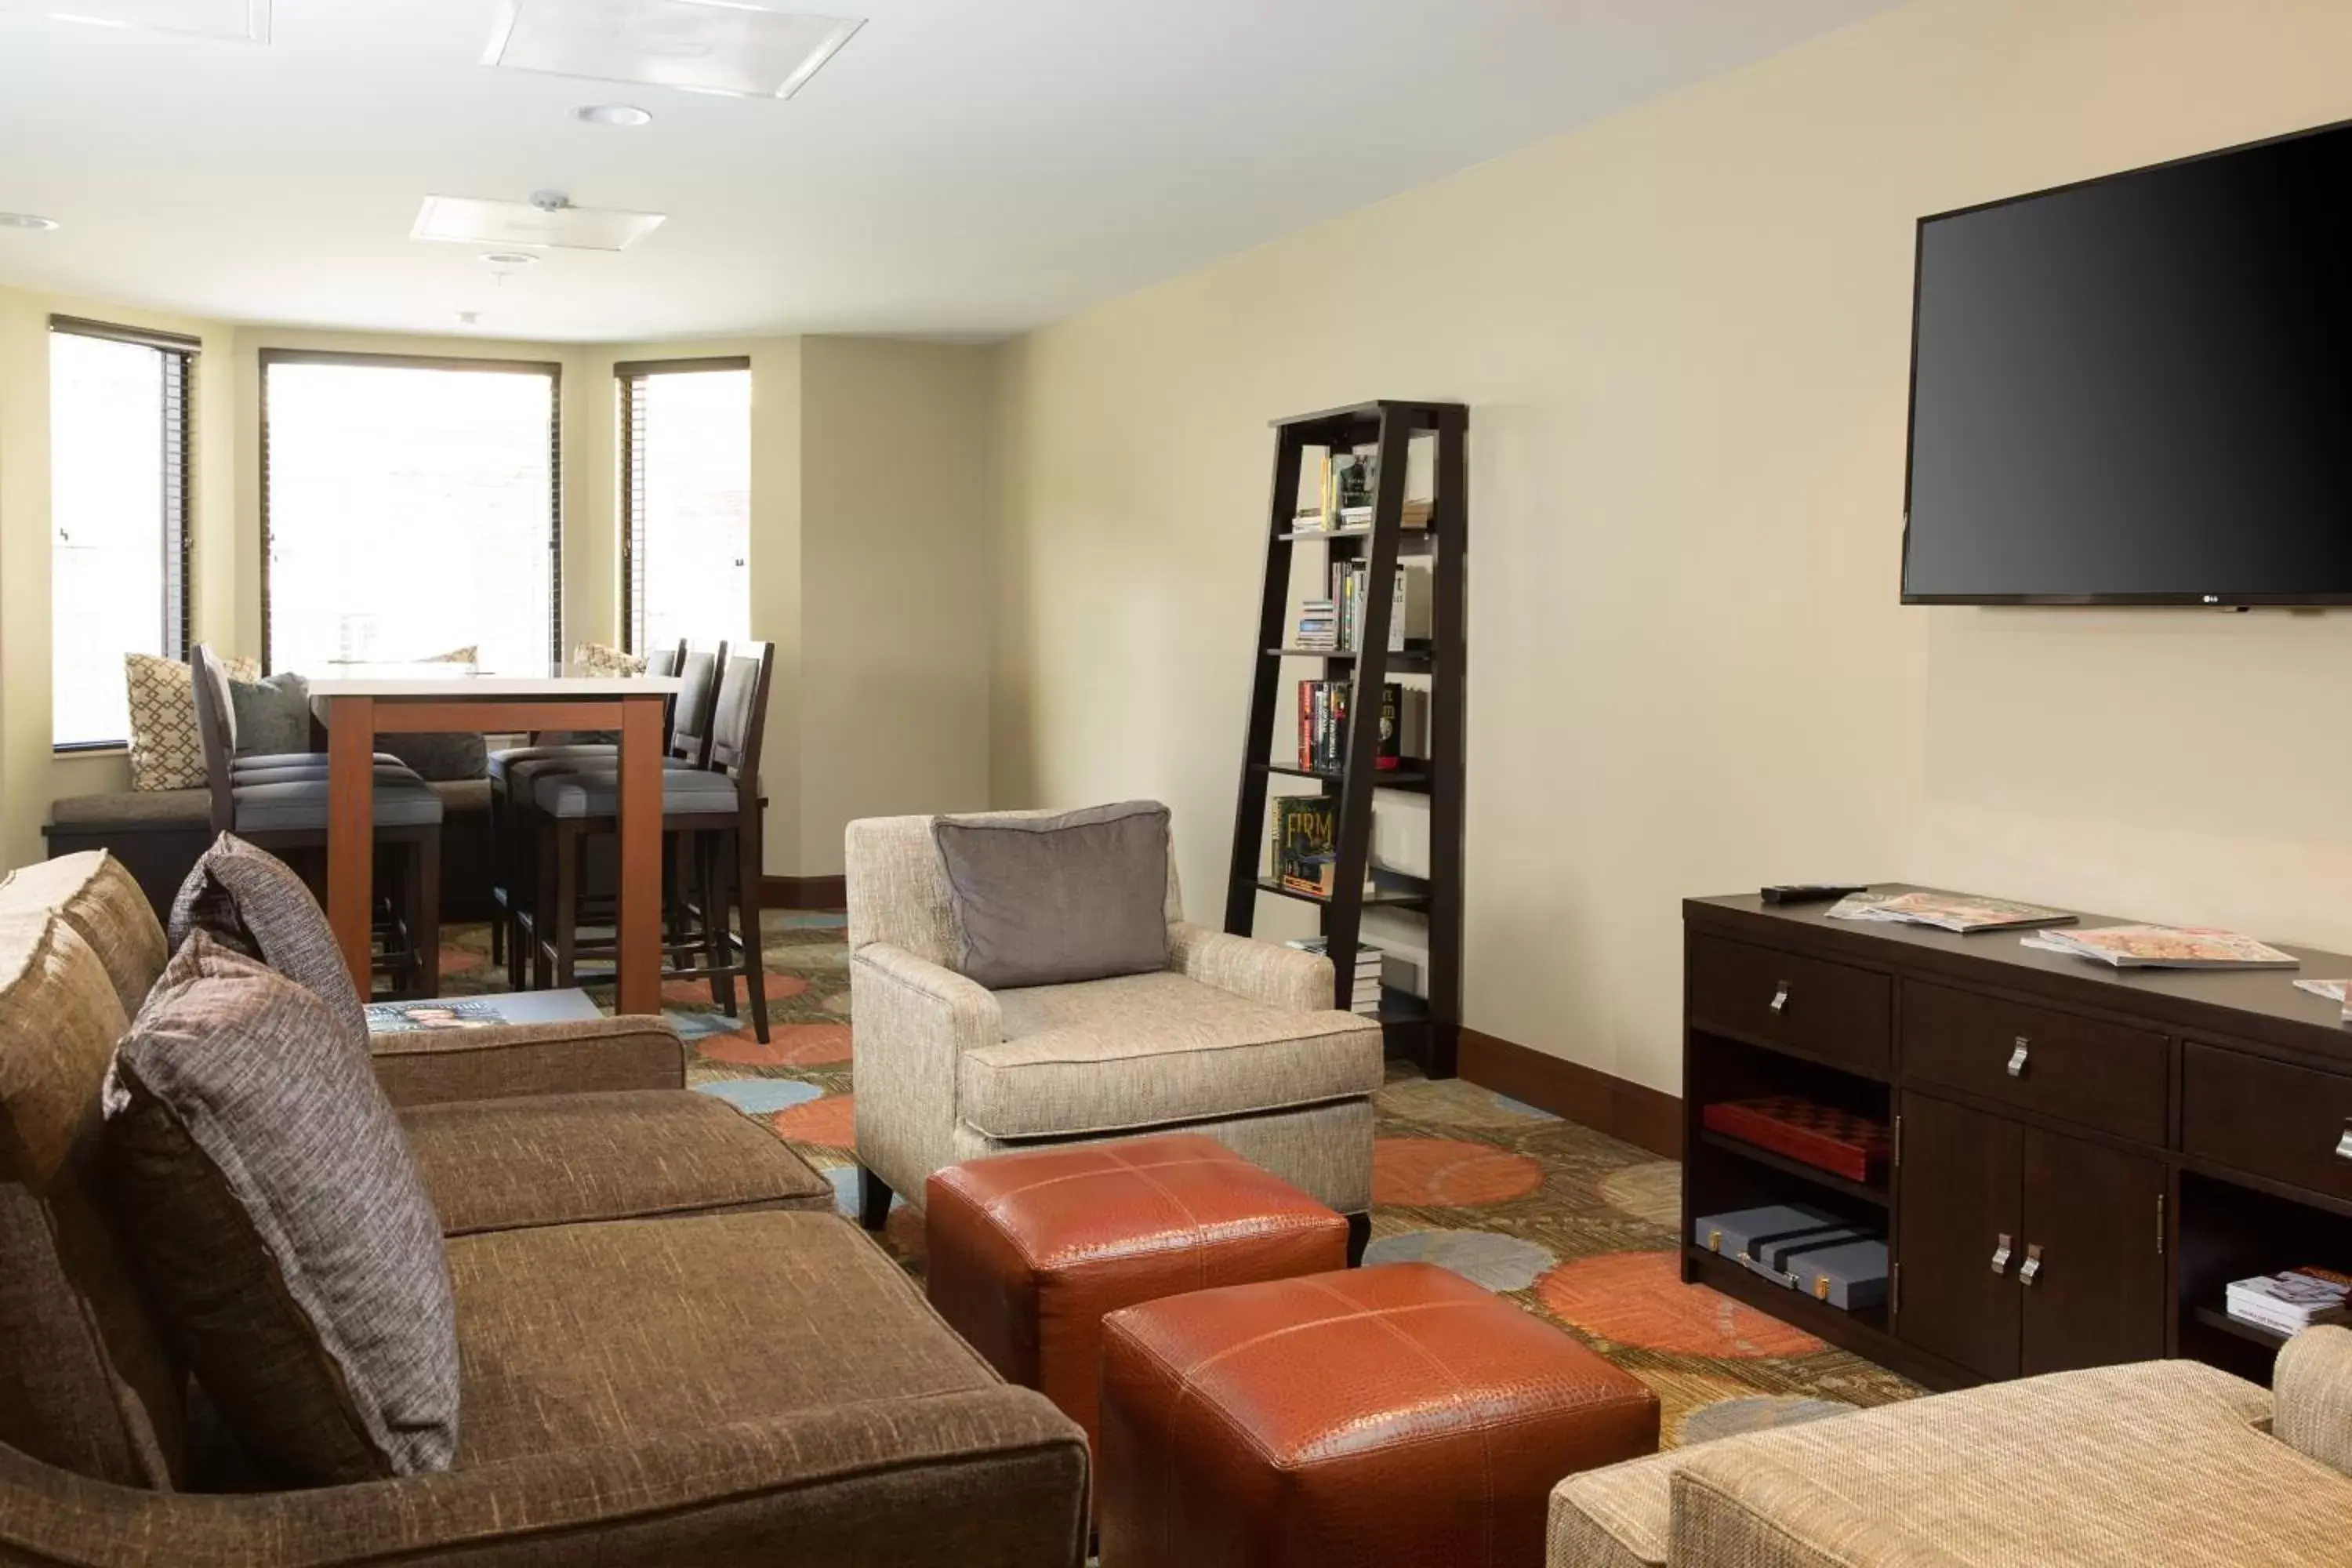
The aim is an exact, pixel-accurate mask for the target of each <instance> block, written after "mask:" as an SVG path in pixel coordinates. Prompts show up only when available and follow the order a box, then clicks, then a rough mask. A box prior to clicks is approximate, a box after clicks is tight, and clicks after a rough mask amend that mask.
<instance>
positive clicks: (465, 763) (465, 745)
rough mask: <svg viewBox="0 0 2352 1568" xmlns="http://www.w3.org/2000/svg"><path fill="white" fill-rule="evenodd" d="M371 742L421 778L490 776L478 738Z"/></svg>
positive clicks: (452, 736)
mask: <svg viewBox="0 0 2352 1568" xmlns="http://www.w3.org/2000/svg"><path fill="white" fill-rule="evenodd" d="M239 738H240V739H242V737H239ZM375 743H376V744H377V745H378V746H380V747H382V748H383V750H385V751H387V752H391V753H392V754H393V755H394V756H395V757H398V758H399V759H400V760H401V761H402V762H404V763H407V764H408V765H409V766H410V767H412V768H414V769H415V770H416V776H417V777H418V778H421V779H427V780H441V781H445V782H446V781H447V780H451V779H479V778H488V777H489V774H490V748H489V742H487V741H485V740H483V739H482V737H481V736H479V735H468V734H463V733H456V734H447V735H378V736H377V737H376V740H375Z"/></svg>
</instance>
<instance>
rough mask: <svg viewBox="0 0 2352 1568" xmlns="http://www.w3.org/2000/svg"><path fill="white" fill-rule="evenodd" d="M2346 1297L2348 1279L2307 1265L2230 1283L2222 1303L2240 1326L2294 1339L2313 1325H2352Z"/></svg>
mask: <svg viewBox="0 0 2352 1568" xmlns="http://www.w3.org/2000/svg"><path fill="white" fill-rule="evenodd" d="M2347 1295H2352V1275H2346V1274H2341V1273H2338V1272H2337V1271H2336V1270H2335V1269H2333V1268H2320V1267H2319V1266H2317V1265H2316V1264H2309V1263H2307V1264H2305V1265H2304V1266H2303V1267H2301V1268H2289V1269H2285V1270H2284V1271H2282V1272H2280V1273H2277V1274H2258V1275H2255V1276H2254V1277H2253V1278H2252V1279H2232V1280H2231V1281H2230V1285H2229V1289H2227V1291H2225V1292H2224V1301H2225V1305H2226V1307H2227V1309H2228V1311H2229V1314H2230V1316H2231V1317H2232V1318H2235V1319H2237V1320H2238V1321H2240V1322H2242V1323H2252V1324H2253V1325H2254V1326H2255V1327H2257V1328H2263V1329H2268V1330H2270V1331H2273V1333H2281V1334H2288V1335H2294V1334H2299V1333H2301V1332H2303V1331H2304V1330H2305V1329H2308V1328H2311V1327H2313V1326H2314V1325H2315V1324H2319V1323H2342V1322H2347V1321H2352V1310H2347V1305H2346V1298H2347Z"/></svg>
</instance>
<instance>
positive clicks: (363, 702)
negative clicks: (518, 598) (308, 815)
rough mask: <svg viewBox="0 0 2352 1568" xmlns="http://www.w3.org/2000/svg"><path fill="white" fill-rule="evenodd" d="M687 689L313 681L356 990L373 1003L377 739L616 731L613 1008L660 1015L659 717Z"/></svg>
mask: <svg viewBox="0 0 2352 1568" xmlns="http://www.w3.org/2000/svg"><path fill="white" fill-rule="evenodd" d="M684 686H685V682H684V681H682V680H678V679H674V678H670V677H663V676H621V677H603V676H570V677H549V678H541V679H527V678H510V677H506V676H459V677H454V678H448V679H428V680H416V679H365V678H362V679H323V680H313V681H312V682H310V697H311V700H312V703H313V704H314V710H315V711H317V712H318V714H319V715H320V718H321V719H322V720H323V721H324V722H325V724H326V727H327V923H328V925H329V926H331V927H332V928H333V930H334V933H335V942H336V943H337V945H338V946H340V947H341V949H342V952H343V962H344V963H346V964H347V965H348V966H349V967H350V969H351V972H352V983H353V984H356V985H357V986H358V987H359V993H360V994H361V995H362V997H364V996H366V995H367V994H369V989H370V984H371V980H370V967H371V965H370V932H369V928H370V925H371V923H372V921H371V920H370V917H369V902H370V895H371V893H372V891H373V887H374V877H375V834H374V831H373V824H374V820H375V765H374V762H375V741H376V737H377V736H378V735H411V734H433V733H442V732H446V731H471V732H476V733H481V734H514V733H523V732H527V731H534V730H568V731H581V730H610V731H616V732H617V733H618V734H619V735H620V737H621V752H620V769H621V803H620V809H621V822H620V829H621V855H620V862H621V868H620V894H621V897H620V911H619V924H618V931H617V932H616V934H617V935H618V937H619V939H620V954H619V958H618V960H617V963H616V965H615V967H616V970H617V973H616V975H615V987H614V988H615V991H616V992H617V994H616V996H615V998H614V1002H615V1005H617V1006H618V1008H619V1010H620V1011H622V1012H624V1013H658V1012H660V1011H661V891H662V854H661V819H662V706H663V704H664V702H666V701H667V700H668V699H669V698H670V697H672V696H673V695H675V694H676V693H677V691H679V690H680V689H683V687H684Z"/></svg>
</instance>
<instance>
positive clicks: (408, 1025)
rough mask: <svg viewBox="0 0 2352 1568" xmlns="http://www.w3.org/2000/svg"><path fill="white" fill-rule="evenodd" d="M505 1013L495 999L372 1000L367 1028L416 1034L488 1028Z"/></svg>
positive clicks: (377, 1032)
mask: <svg viewBox="0 0 2352 1568" xmlns="http://www.w3.org/2000/svg"><path fill="white" fill-rule="evenodd" d="M506 1021H507V1016H506V1015H505V1014H504V1013H502V1012H500V1011H499V1005H498V1004H497V1003H495V1002H478V1001H472V1000H467V1001H452V1000H449V999H446V998H443V999H440V1000H436V1001H432V1002H371V1003H369V1004H368V1006H367V1024H368V1032H369V1033H370V1034H373V1035H415V1034H422V1033H424V1032H425V1031H426V1030H428V1029H487V1028H489V1027H491V1026H494V1025H499V1024H503V1023H505V1022H506Z"/></svg>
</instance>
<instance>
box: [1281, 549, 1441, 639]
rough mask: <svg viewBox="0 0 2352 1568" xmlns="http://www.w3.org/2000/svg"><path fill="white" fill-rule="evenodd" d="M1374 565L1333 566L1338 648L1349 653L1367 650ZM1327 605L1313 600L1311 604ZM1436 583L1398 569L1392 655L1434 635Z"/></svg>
mask: <svg viewBox="0 0 2352 1568" xmlns="http://www.w3.org/2000/svg"><path fill="white" fill-rule="evenodd" d="M1371 571H1372V568H1371V564H1370V563H1369V562H1364V561H1334V562H1333V563H1331V597H1330V599H1329V600H1328V603H1330V604H1332V605H1336V606H1337V607H1338V614H1339V646H1340V647H1343V648H1346V649H1348V650H1349V651H1350V652H1359V651H1361V649H1362V648H1363V647H1364V611H1365V608H1366V606H1367V605H1368V604H1369V603H1370V598H1369V594H1370V584H1371ZM1326 602H1327V601H1324V600H1320V599H1317V600H1310V601H1309V603H1311V604H1318V605H1319V604H1323V603H1326ZM1433 607H1434V583H1433V578H1432V576H1431V574H1429V573H1428V572H1427V571H1425V570H1422V569H1419V568H1415V567H1411V566H1399V567H1398V568H1397V570H1396V578H1395V584H1394V586H1393V587H1392V588H1391V592H1390V596H1389V651H1390V652H1391V653H1402V652H1404V650H1405V647H1406V645H1407V644H1408V643H1412V642H1426V641H1428V640H1429V638H1430V637H1431V635H1432V631H1433Z"/></svg>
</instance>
